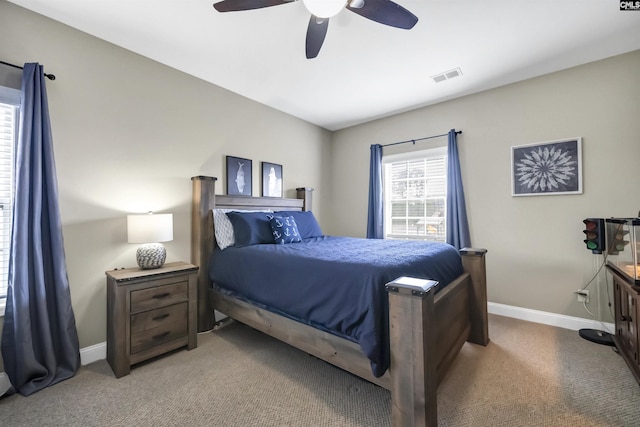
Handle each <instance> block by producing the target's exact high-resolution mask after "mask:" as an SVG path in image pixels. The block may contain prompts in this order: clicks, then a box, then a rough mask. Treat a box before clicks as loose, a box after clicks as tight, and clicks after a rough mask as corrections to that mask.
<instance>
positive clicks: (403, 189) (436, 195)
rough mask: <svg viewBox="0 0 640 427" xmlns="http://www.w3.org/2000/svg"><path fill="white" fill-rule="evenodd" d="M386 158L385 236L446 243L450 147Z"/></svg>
mask: <svg viewBox="0 0 640 427" xmlns="http://www.w3.org/2000/svg"><path fill="white" fill-rule="evenodd" d="M382 161H383V165H384V200H385V202H384V203H385V209H384V212H385V214H384V216H385V218H384V234H385V238H392V239H420V240H433V241H438V242H444V241H445V239H446V231H445V223H446V221H445V215H446V210H447V209H446V208H447V206H446V202H447V149H446V147H441V148H433V149H429V150H421V151H414V152H411V153H405V154H396V155H390V156H385V157H384V158H383V160H382Z"/></svg>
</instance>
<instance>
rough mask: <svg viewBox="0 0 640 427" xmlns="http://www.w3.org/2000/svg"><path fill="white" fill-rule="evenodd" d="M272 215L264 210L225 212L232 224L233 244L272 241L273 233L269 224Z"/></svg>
mask: <svg viewBox="0 0 640 427" xmlns="http://www.w3.org/2000/svg"><path fill="white" fill-rule="evenodd" d="M272 216H273V214H272V213H271V214H269V213H266V212H237V211H234V212H227V217H228V218H229V220H230V221H231V225H233V235H234V237H235V245H236V246H249V245H258V244H260V243H273V234H271V226H270V225H269V218H271V217H272Z"/></svg>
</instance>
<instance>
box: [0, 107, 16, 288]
mask: <svg viewBox="0 0 640 427" xmlns="http://www.w3.org/2000/svg"><path fill="white" fill-rule="evenodd" d="M17 119H18V106H16V105H12V104H6V103H3V102H0V299H4V298H5V297H6V295H7V276H8V270H9V245H10V242H11V211H12V204H13V151H14V150H13V148H14V146H15V141H16V136H17V133H18V132H17Z"/></svg>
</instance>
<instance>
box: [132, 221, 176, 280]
mask: <svg viewBox="0 0 640 427" xmlns="http://www.w3.org/2000/svg"><path fill="white" fill-rule="evenodd" d="M171 240H173V214H154V213H153V212H149V213H148V214H141V215H127V241H128V242H129V243H142V245H140V247H139V248H138V251H137V252H136V260H137V261H138V266H140V268H142V269H145V270H147V269H152V268H159V267H162V264H164V260H165V259H166V258H167V251H166V249H165V248H164V246H162V243H160V242H169V241H171Z"/></svg>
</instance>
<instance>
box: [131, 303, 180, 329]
mask: <svg viewBox="0 0 640 427" xmlns="http://www.w3.org/2000/svg"><path fill="white" fill-rule="evenodd" d="M188 312H189V309H188V305H187V303H186V302H183V303H180V304H174V305H170V306H168V307H162V308H157V309H155V310H149V311H143V312H142V313H138V314H134V315H132V316H131V334H135V333H138V332H142V331H146V330H149V329H153V328H159V327H163V326H165V327H166V325H168V324H171V323H186V322H187V314H188Z"/></svg>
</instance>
